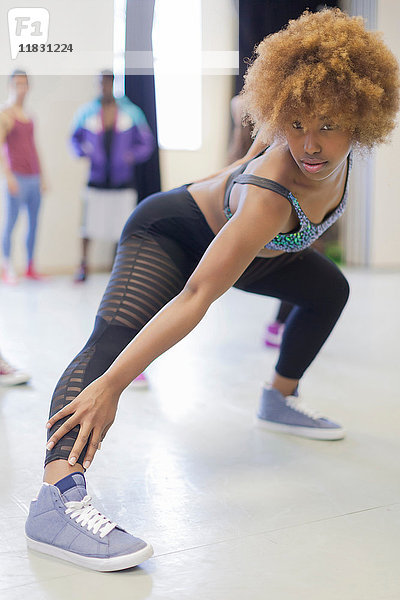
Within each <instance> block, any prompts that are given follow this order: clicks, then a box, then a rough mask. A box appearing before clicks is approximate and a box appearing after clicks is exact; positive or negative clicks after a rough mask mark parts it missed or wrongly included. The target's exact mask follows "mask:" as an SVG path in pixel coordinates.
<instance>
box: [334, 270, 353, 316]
mask: <svg viewBox="0 0 400 600" xmlns="http://www.w3.org/2000/svg"><path fill="white" fill-rule="evenodd" d="M333 296H334V298H335V300H336V304H337V306H338V307H340V310H343V308H344V307H345V306H346V304H347V301H348V299H349V296H350V285H349V282H348V281H347V279H346V277H345V276H344V275H343V273H342V272H341V271H339V272H338V277H337V281H336V282H335V285H334V294H333Z"/></svg>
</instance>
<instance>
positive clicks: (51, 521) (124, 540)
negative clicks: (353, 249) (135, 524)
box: [25, 472, 153, 571]
mask: <svg viewBox="0 0 400 600" xmlns="http://www.w3.org/2000/svg"><path fill="white" fill-rule="evenodd" d="M25 533H26V538H27V542H28V547H29V548H31V549H33V550H37V551H38V552H42V553H44V554H49V555H50V556H55V557H57V558H62V559H64V560H67V561H69V562H72V563H75V564H77V565H80V566H81V567H87V568H88V569H93V570H95V571H120V570H121V569H128V568H129V567H135V566H136V565H138V564H139V563H141V562H143V561H145V560H147V559H148V558H150V557H151V556H152V554H153V548H152V547H151V546H150V544H146V542H144V541H143V540H140V539H139V538H136V537H133V535H130V534H129V533H127V532H126V531H125V530H124V529H122V528H121V527H118V525H116V523H112V522H111V521H110V519H108V518H107V517H105V516H104V515H102V514H100V513H99V512H98V511H97V510H96V509H95V508H94V507H93V506H92V504H91V498H90V496H88V495H87V492H86V483H85V478H84V476H83V474H82V473H79V472H77V473H72V474H71V475H68V476H67V477H64V479H62V480H61V481H59V482H58V483H57V485H50V484H48V483H43V485H42V487H41V489H40V492H39V495H38V497H37V498H35V499H34V500H32V502H31V506H30V510H29V515H28V518H27V521H26V524H25Z"/></svg>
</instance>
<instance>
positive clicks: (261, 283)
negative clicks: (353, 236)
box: [46, 186, 349, 463]
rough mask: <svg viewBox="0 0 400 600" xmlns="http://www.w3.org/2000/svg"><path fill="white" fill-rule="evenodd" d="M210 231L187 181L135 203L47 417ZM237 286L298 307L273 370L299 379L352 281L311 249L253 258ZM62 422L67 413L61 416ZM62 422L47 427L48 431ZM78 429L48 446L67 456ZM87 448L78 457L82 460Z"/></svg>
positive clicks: (177, 285)
mask: <svg viewBox="0 0 400 600" xmlns="http://www.w3.org/2000/svg"><path fill="white" fill-rule="evenodd" d="M213 238H214V234H213V232H212V230H211V229H210V227H209V225H208V223H207V221H206V220H205V218H204V216H203V214H202V212H201V211H200V209H199V207H198V206H197V204H196V203H195V201H194V199H193V197H192V196H191V194H190V193H189V192H188V191H187V189H186V186H182V187H181V188H177V189H175V190H172V191H170V192H164V193H158V194H154V195H152V196H150V197H149V198H147V199H146V200H144V201H143V202H142V203H140V204H139V205H138V206H137V208H136V209H135V211H134V212H133V213H132V215H131V217H130V218H129V219H128V221H127V223H126V225H125V228H124V230H123V232H122V235H121V239H120V242H119V245H118V250H117V255H116V259H115V262H114V266H113V270H112V273H111V277H110V280H109V283H108V285H107V288H106V291H105V293H104V296H103V299H102V301H101V303H100V307H99V310H98V313H97V316H96V321H95V326H94V329H93V332H92V335H91V336H90V338H89V340H88V342H87V343H86V345H85V346H84V348H83V349H82V350H81V352H80V353H79V354H78V355H77V356H76V357H75V358H74V359H73V361H72V362H71V364H70V365H69V366H68V367H67V369H66V370H65V372H64V373H63V375H62V376H61V378H60V380H59V382H58V384H57V386H56V389H55V391H54V394H53V398H52V403H51V407H50V416H52V415H54V414H55V413H56V412H58V411H59V410H61V408H62V407H63V406H65V405H66V404H68V403H69V402H71V401H72V400H73V399H74V398H75V397H76V396H77V395H78V394H79V393H80V392H81V391H82V390H83V389H84V388H85V387H86V386H87V385H89V383H91V382H92V381H93V380H94V379H96V378H97V377H100V375H102V374H103V373H104V372H105V371H106V370H107V369H108V368H109V366H110V365H111V364H112V363H113V361H114V360H115V359H116V357H117V356H118V355H119V354H120V353H121V352H122V350H123V349H124V348H125V346H126V345H127V344H128V343H129V342H130V341H131V340H132V339H133V338H134V337H135V335H136V334H137V333H138V332H139V331H140V330H141V329H142V327H144V325H146V323H148V321H150V319H151V318H152V317H153V316H154V315H155V314H156V313H157V312H158V311H159V310H160V309H161V308H163V306H165V305H166V304H167V303H168V302H169V301H170V300H171V299H172V298H174V297H175V296H176V295H177V294H179V292H180V291H181V290H182V289H183V287H184V286H185V283H186V281H187V280H188V278H189V277H190V275H191V273H192V272H193V271H194V269H195V268H196V266H197V264H198V262H199V260H200V259H201V257H202V255H203V254H204V252H205V250H206V249H207V247H208V246H209V244H210V243H211V241H212V240H213ZM234 287H236V288H238V289H241V290H245V291H246V292H252V293H254V294H262V295H265V296H273V297H275V298H279V299H281V300H285V301H287V302H291V303H292V304H294V305H295V308H294V309H293V311H292V312H291V314H290V316H289V318H288V321H287V323H286V327H285V332H284V335H283V341H282V346H281V351H280V355H279V360H278V363H277V365H276V370H277V372H278V373H279V374H280V375H282V376H284V377H288V378H292V379H300V377H301V376H302V375H303V373H304V371H305V370H306V369H307V367H308V366H309V365H310V363H311V362H312V361H313V359H314V358H315V356H316V355H317V354H318V352H319V350H320V348H321V346H322V345H323V344H324V342H325V340H326V339H327V337H328V336H329V334H330V332H331V331H332V329H333V327H334V325H335V323H336V321H337V319H338V318H339V316H340V313H341V312H342V310H343V307H344V305H345V304H346V301H347V298H348V294H349V287H348V284H347V281H346V279H345V277H344V276H343V275H342V273H341V272H340V270H339V269H338V268H337V267H336V265H335V264H334V263H333V262H331V261H330V260H328V259H327V258H325V257H324V256H322V255H320V254H318V253H317V252H316V251H315V250H311V249H308V250H303V251H302V252H296V253H287V254H282V255H280V256H277V257H275V258H255V259H254V260H253V261H252V263H251V264H250V265H249V266H248V267H247V269H246V270H245V271H244V272H243V274H242V275H241V276H240V278H239V279H238V280H237V282H236V283H235V285H234ZM64 420H65V419H64ZM64 420H60V421H58V422H57V423H56V424H55V425H54V426H53V427H52V429H51V430H50V431H49V434H48V435H49V437H50V436H51V435H52V434H53V433H54V431H56V429H58V428H59V427H60V426H61V424H62V423H63V422H64ZM77 434H78V427H76V428H75V429H73V430H72V431H70V432H69V433H68V434H67V435H65V436H64V437H63V438H62V439H61V440H60V441H59V442H58V443H57V444H56V446H55V447H54V448H53V450H51V451H48V452H47V456H46V463H48V462H51V461H52V460H57V459H59V458H63V459H67V457H68V455H69V453H70V451H71V449H72V446H73V444H74V442H75V439H76V437H77ZM85 453H86V449H85V450H84V451H83V452H82V454H81V456H80V458H79V462H82V461H83V458H84V456H85Z"/></svg>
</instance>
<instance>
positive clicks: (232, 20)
mask: <svg viewBox="0 0 400 600" xmlns="http://www.w3.org/2000/svg"><path fill="white" fill-rule="evenodd" d="M202 20H203V43H202V46H203V51H213V50H214V51H216V50H228V51H232V50H238V21H237V15H236V12H235V10H234V2H233V0H218V1H217V2H215V0H203V1H202ZM232 95H233V77H232V75H229V74H215V75H210V74H204V75H203V79H202V102H203V112H202V119H203V130H202V134H203V144H202V147H201V148H200V150H196V151H178V150H161V151H160V162H161V179H162V188H163V189H169V188H172V187H175V186H178V185H182V184H183V183H188V182H190V181H193V180H194V179H198V178H201V177H204V176H206V175H209V174H211V173H212V172H213V171H217V170H218V169H221V168H222V167H223V166H224V165H225V164H226V152H227V146H228V139H229V131H230V104H229V103H230V99H231V97H232Z"/></svg>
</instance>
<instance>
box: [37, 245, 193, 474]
mask: <svg viewBox="0 0 400 600" xmlns="http://www.w3.org/2000/svg"><path fill="white" fill-rule="evenodd" d="M178 251H180V252H181V250H180V248H177V252H178ZM185 283H186V280H185V277H184V276H183V275H182V273H181V272H180V270H179V269H178V268H177V266H176V264H175V263H174V261H173V260H172V259H171V258H170V256H169V255H168V254H167V253H166V252H165V251H164V250H163V249H162V248H161V246H160V245H159V244H158V243H157V241H156V240H155V239H153V238H151V237H149V236H146V235H145V234H141V236H140V237H139V236H132V237H130V238H128V239H127V240H126V241H124V243H123V244H121V245H120V246H119V248H118V252H117V256H116V259H115V262H114V266H113V270H112V273H111V277H110V280H109V283H108V285H107V288H106V291H105V293H104V296H103V298H102V300H101V303H100V307H99V310H98V313H97V318H96V325H95V328H94V330H93V333H92V335H91V336H90V338H89V340H88V342H87V344H86V345H85V347H84V348H83V349H82V350H81V352H80V353H79V354H78V355H77V356H76V357H75V358H74V359H73V361H72V362H71V364H70V365H69V366H68V367H67V369H66V370H65V372H64V373H63V375H62V376H61V378H60V380H59V382H58V384H57V386H56V389H55V391H54V394H53V398H52V402H51V406H50V416H52V415H54V414H55V413H56V412H58V411H59V410H61V408H63V407H64V406H65V405H66V404H68V403H69V402H71V401H72V400H73V399H74V398H76V396H77V395H78V394H79V393H80V392H81V391H82V390H83V389H84V388H85V387H86V386H88V385H89V383H91V382H92V381H94V379H96V378H97V377H99V376H100V375H102V374H103V373H104V372H105V371H106V370H107V369H108V367H109V366H110V365H111V363H112V362H113V361H114V360H115V358H116V357H117V356H118V355H119V354H120V353H121V352H122V350H123V349H124V348H125V346H126V345H127V344H128V343H129V342H130V341H131V340H132V339H133V338H134V337H135V335H136V334H137V333H138V332H139V331H140V329H142V328H143V327H144V325H146V323H147V322H148V321H149V320H150V319H151V318H152V317H153V316H154V315H155V314H156V313H157V312H158V311H159V310H160V309H161V308H162V307H163V306H165V305H166V304H167V303H168V302H169V301H170V300H171V299H172V298H174V297H175V296H176V295H177V294H178V293H179V292H180V291H181V290H182V289H183V287H184V285H185ZM66 418H68V417H66ZM66 418H65V419H61V420H60V421H58V422H57V423H56V424H55V425H54V426H53V427H52V428H51V429H50V430H49V433H48V437H50V436H51V435H52V434H53V433H54V432H55V431H56V430H57V429H58V428H59V427H60V426H61V425H62V423H63V422H64V421H65V420H66ZM77 435H78V426H77V427H76V428H74V429H73V430H71V431H70V432H69V433H68V434H67V435H65V436H64V437H63V438H61V440H59V442H58V443H57V444H56V446H55V447H54V448H53V450H51V451H48V452H47V454H46V464H47V463H48V462H51V461H53V460H57V459H60V458H62V459H67V458H68V455H69V453H70V451H71V449H72V446H73V444H74V443H75V440H76V437H77ZM85 452H86V450H84V451H83V452H82V454H81V456H80V457H79V462H80V463H82V461H83V458H84V454H85Z"/></svg>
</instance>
